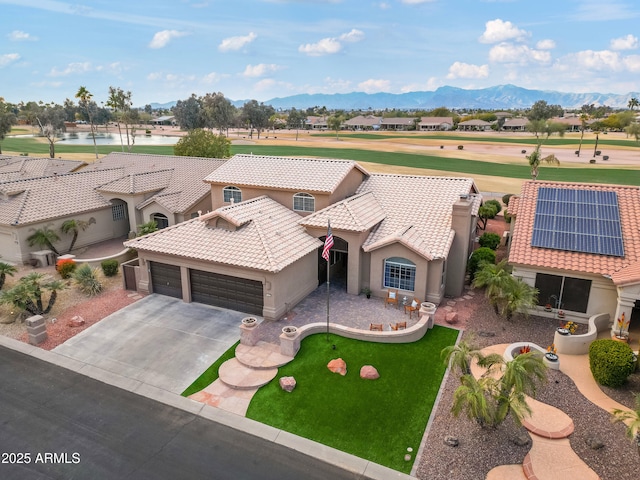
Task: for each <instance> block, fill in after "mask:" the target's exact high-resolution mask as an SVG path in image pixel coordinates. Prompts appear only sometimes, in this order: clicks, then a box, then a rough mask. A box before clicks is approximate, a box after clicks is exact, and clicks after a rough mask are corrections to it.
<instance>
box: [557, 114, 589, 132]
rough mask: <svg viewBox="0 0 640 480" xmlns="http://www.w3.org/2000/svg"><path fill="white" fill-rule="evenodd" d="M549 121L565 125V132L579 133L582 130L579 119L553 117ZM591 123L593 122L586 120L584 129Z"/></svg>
mask: <svg viewBox="0 0 640 480" xmlns="http://www.w3.org/2000/svg"><path fill="white" fill-rule="evenodd" d="M549 121H550V122H554V123H561V124H563V125H566V126H567V132H579V131H580V130H581V129H582V120H581V119H580V117H553V118H552V119H550V120H549ZM591 123H593V120H587V121H586V122H585V127H586V128H589V125H591Z"/></svg>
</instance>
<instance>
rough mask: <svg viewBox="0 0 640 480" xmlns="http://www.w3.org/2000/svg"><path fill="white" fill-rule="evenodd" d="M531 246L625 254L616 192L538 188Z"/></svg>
mask: <svg viewBox="0 0 640 480" xmlns="http://www.w3.org/2000/svg"><path fill="white" fill-rule="evenodd" d="M531 246H532V247H541V248H552V249H555V250H568V251H571V252H585V253H595V254H599V255H610V256H614V257H624V246H623V243H622V228H621V226H620V210H619V208H618V195H617V194H616V192H612V191H598V190H578V189H569V188H547V187H541V188H539V189H538V201H537V203H536V212H535V217H534V220H533V235H532V237H531Z"/></svg>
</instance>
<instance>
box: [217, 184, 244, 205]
mask: <svg viewBox="0 0 640 480" xmlns="http://www.w3.org/2000/svg"><path fill="white" fill-rule="evenodd" d="M222 197H223V200H224V201H225V203H239V202H241V201H242V191H240V189H239V188H238V187H224V188H223V189H222Z"/></svg>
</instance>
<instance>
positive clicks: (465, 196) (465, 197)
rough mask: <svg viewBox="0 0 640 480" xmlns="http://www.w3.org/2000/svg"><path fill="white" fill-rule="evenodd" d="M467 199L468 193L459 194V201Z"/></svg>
mask: <svg viewBox="0 0 640 480" xmlns="http://www.w3.org/2000/svg"><path fill="white" fill-rule="evenodd" d="M468 199H469V194H468V193H461V194H460V200H468Z"/></svg>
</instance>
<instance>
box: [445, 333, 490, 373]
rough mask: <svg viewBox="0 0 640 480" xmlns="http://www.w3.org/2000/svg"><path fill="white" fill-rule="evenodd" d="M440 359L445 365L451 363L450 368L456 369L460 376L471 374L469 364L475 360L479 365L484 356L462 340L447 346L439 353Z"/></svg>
mask: <svg viewBox="0 0 640 480" xmlns="http://www.w3.org/2000/svg"><path fill="white" fill-rule="evenodd" d="M440 358H442V360H443V361H444V363H445V364H447V365H448V364H449V363H451V368H452V369H454V368H457V369H459V370H460V373H462V375H470V374H471V362H472V361H473V359H476V360H477V361H478V363H480V362H481V361H482V360H483V358H484V356H483V355H482V353H481V352H480V350H479V349H477V348H476V347H475V346H474V345H471V344H470V343H468V342H467V341H465V340H463V341H461V342H458V343H456V344H455V345H449V346H448V347H445V348H443V349H442V351H441V352H440Z"/></svg>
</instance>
